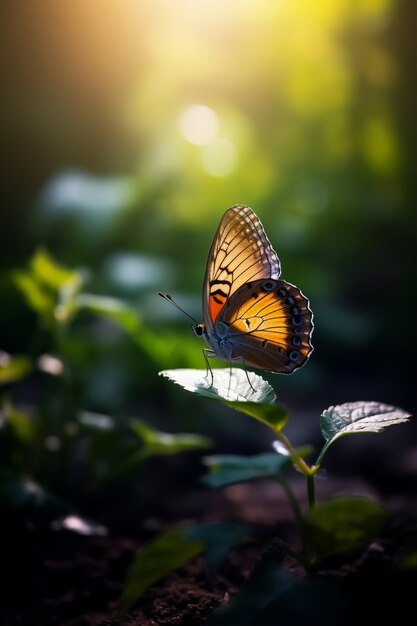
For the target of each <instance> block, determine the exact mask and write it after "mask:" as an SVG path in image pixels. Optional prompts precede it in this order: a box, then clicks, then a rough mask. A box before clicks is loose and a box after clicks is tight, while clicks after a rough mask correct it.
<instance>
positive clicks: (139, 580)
mask: <svg viewBox="0 0 417 626" xmlns="http://www.w3.org/2000/svg"><path fill="white" fill-rule="evenodd" d="M203 550H204V543H203V541H201V540H197V539H192V538H188V537H187V536H186V533H185V532H184V528H183V527H176V528H172V529H170V530H168V531H167V532H165V533H164V534H162V535H160V536H159V537H157V538H156V539H155V540H154V541H153V542H152V543H150V544H148V545H147V546H145V548H144V549H143V550H142V551H141V552H140V553H139V554H138V555H137V556H136V558H135V559H134V561H133V563H132V565H131V567H130V569H129V572H128V575H127V581H126V585H125V588H124V590H123V593H122V597H121V602H120V603H121V608H122V609H123V610H125V611H128V610H129V609H130V608H131V607H132V606H133V605H134V604H135V602H137V600H139V598H140V597H141V596H142V595H143V594H144V592H145V591H146V590H147V589H148V588H149V587H150V586H151V585H153V584H154V583H156V582H157V581H158V580H161V578H164V577H165V576H167V575H168V574H169V573H170V572H172V571H174V570H176V569H178V568H180V567H183V566H184V565H186V564H187V563H188V562H189V561H190V560H191V559H193V558H194V557H196V556H197V555H198V554H201V553H202V552H203Z"/></svg>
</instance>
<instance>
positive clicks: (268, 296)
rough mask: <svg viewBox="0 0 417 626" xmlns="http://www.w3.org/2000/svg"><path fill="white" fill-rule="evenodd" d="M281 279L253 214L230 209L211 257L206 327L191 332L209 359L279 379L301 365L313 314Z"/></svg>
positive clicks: (240, 207)
mask: <svg viewBox="0 0 417 626" xmlns="http://www.w3.org/2000/svg"><path fill="white" fill-rule="evenodd" d="M280 274H281V264H280V261H279V259H278V256H277V254H276V252H275V250H274V249H273V247H272V245H271V243H270V242H269V240H268V238H267V236H266V234H265V231H264V229H263V226H262V224H261V222H260V221H259V219H258V218H257V216H256V215H255V213H254V212H253V211H252V209H250V208H249V207H247V206H245V205H236V206H234V207H232V208H230V209H228V210H227V211H226V213H225V214H224V215H223V218H222V220H221V222H220V224H219V227H218V229H217V231H216V234H215V236H214V239H213V243H212V245H211V248H210V251H209V256H208V261H207V268H206V274H205V279H204V292H203V312H204V323H203V324H197V325H196V326H195V327H194V332H195V333H196V335H198V336H202V337H203V338H204V339H205V341H206V342H207V344H208V346H209V348H210V350H211V355H212V356H213V355H216V356H218V357H220V358H221V359H224V360H226V361H229V362H231V361H235V360H239V361H241V362H243V363H245V364H247V365H251V366H253V367H257V368H260V369H264V370H269V371H272V372H281V373H291V372H293V371H294V370H295V369H297V368H299V367H301V366H302V365H303V364H304V363H305V361H306V360H307V358H308V357H309V355H310V353H311V351H312V349H313V348H312V345H311V343H310V338H311V333H312V330H313V322H312V312H311V310H310V308H309V302H308V300H307V298H306V297H305V296H304V295H303V294H302V293H301V291H300V290H299V289H298V288H297V287H295V286H294V285H291V284H290V283H287V282H286V281H284V280H282V279H280Z"/></svg>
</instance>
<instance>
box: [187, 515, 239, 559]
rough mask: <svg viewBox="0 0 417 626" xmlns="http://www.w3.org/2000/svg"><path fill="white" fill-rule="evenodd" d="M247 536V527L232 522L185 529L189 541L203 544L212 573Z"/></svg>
mask: <svg viewBox="0 0 417 626" xmlns="http://www.w3.org/2000/svg"><path fill="white" fill-rule="evenodd" d="M247 534H248V528H247V527H246V526H244V525H243V524H233V523H231V522H211V523H207V524H196V525H195V526H189V527H188V528H185V529H184V536H185V537H186V538H187V539H191V540H195V541H201V542H203V544H204V553H205V557H206V560H207V566H208V568H209V569H210V570H211V571H216V570H217V569H218V568H219V567H220V565H221V564H222V562H223V560H224V558H225V557H226V555H227V553H228V552H229V550H230V549H231V548H232V547H233V546H234V545H235V544H237V543H239V542H241V541H242V540H243V539H244V537H245V536H247Z"/></svg>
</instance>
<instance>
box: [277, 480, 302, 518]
mask: <svg viewBox="0 0 417 626" xmlns="http://www.w3.org/2000/svg"><path fill="white" fill-rule="evenodd" d="M278 482H279V484H280V485H281V487H282V488H283V490H284V491H285V495H286V496H287V498H288V502H289V503H290V506H291V509H292V512H293V514H294V517H295V521H296V522H297V525H298V526H299V528H300V530H301V529H302V527H303V516H302V515H301V511H300V507H299V506H298V502H297V499H296V497H295V496H294V493H293V491H292V489H291V487H290V486H289V484H288V483H287V481H286V480H284V479H283V478H281V479H279V480H278Z"/></svg>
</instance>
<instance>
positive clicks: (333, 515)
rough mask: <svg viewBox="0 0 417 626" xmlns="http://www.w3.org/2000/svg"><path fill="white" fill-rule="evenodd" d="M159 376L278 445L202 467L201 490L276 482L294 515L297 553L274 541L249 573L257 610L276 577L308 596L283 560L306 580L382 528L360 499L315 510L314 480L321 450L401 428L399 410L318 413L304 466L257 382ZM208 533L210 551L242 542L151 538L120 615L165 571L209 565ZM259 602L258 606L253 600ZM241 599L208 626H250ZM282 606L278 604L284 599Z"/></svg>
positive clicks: (371, 406) (225, 376)
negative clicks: (223, 408)
mask: <svg viewBox="0 0 417 626" xmlns="http://www.w3.org/2000/svg"><path fill="white" fill-rule="evenodd" d="M160 374H161V375H162V376H165V377H167V378H168V379H170V380H171V381H173V382H175V383H177V384H179V385H181V386H182V387H183V388H184V389H186V390H188V391H191V392H192V393H196V394H198V395H200V396H202V397H206V398H212V399H215V400H218V401H221V402H223V403H224V404H226V405H227V406H229V407H231V408H233V409H235V410H237V411H240V412H242V413H245V414H247V415H249V416H251V417H252V418H254V419H256V420H258V421H260V422H262V423H263V424H265V425H267V426H268V427H269V428H271V429H272V431H273V432H274V435H275V437H276V440H277V441H276V442H275V446H274V447H275V449H276V452H271V453H264V454H259V455H256V456H252V457H245V456H238V455H216V456H208V457H206V458H205V459H204V462H205V464H206V466H207V468H208V473H207V475H205V476H204V478H203V482H204V483H205V484H206V485H209V486H211V487H213V488H222V487H226V486H228V485H231V484H234V483H238V482H243V481H248V480H254V479H258V478H275V479H276V480H277V482H278V483H279V484H280V485H281V486H282V488H283V489H284V491H285V493H286V495H287V497H288V500H289V503H290V505H291V508H292V511H293V513H294V518H295V522H296V524H297V526H298V529H299V535H300V547H299V548H294V547H292V546H288V545H285V544H284V543H283V542H282V541H280V540H277V542H276V543H275V546H274V548H273V549H272V552H271V550H270V551H269V552H268V556H267V563H266V564H265V563H264V565H262V566H261V567H260V569H259V571H258V572H255V573H254V576H255V578H254V579H253V580H252V579H251V583H250V585H249V588H250V593H253V594H254V595H253V597H252V600H253V601H254V602H255V603H256V602H258V601H259V602H261V604H262V602H264V601H266V600H265V597H266V598H267V601H268V603H269V602H271V601H272V600H273V599H274V598H275V596H274V593H275V594H276V593H277V589H276V586H274V585H275V583H274V582H273V581H275V579H276V578H277V577H278V578H279V580H280V582H283V581H284V582H285V585H286V586H288V585H289V588H293V585H295V586H296V587H297V589H298V591H297V594H299V593H301V595H303V593H304V592H305V593H306V594H307V595H308V594H309V593H310V588H309V587H308V586H309V584H310V583H309V582H305V583H303V585H304V586H303V585H302V589H301V588H298V587H299V579H298V578H297V577H293V576H292V575H290V574H289V573H288V572H285V571H283V570H282V569H281V562H282V558H283V555H284V554H290V555H291V556H292V557H293V558H294V559H296V560H297V561H298V562H299V563H300V564H302V566H303V567H304V569H305V571H306V572H307V573H310V574H311V573H314V572H316V571H317V570H318V569H319V568H320V566H321V565H322V564H323V563H324V562H325V561H326V559H328V558H329V557H335V556H339V557H342V558H345V557H350V556H352V555H358V554H360V553H361V552H362V551H363V550H364V549H365V547H366V546H368V545H369V544H370V543H371V542H372V541H373V539H374V538H375V537H377V536H378V534H379V533H380V532H381V530H382V528H383V527H384V525H385V523H386V521H387V513H386V511H385V509H384V508H383V507H382V506H381V505H380V504H379V503H377V502H375V501H373V500H371V499H368V498H365V497H359V496H337V497H335V498H332V499H330V500H328V501H325V502H323V503H317V501H316V492H315V481H316V477H317V473H318V472H319V470H320V468H321V467H322V463H323V460H324V458H325V455H326V453H327V451H328V450H329V448H330V446H332V445H333V444H334V443H335V442H336V441H337V440H338V439H340V438H341V437H343V436H346V435H351V434H359V433H377V432H380V431H382V430H383V429H384V428H386V427H387V426H392V425H394V424H401V423H404V422H406V421H407V420H408V419H409V417H410V415H409V414H408V413H407V412H406V411H403V410H402V409H399V408H396V407H393V406H388V405H385V404H381V403H378V402H352V403H345V404H341V405H338V406H332V407H330V408H328V409H326V410H324V411H323V413H322V415H321V431H322V434H323V437H324V440H325V443H324V445H323V448H322V450H321V451H320V453H319V454H318V456H317V458H316V460H315V461H314V462H313V463H311V462H309V461H307V458H308V457H310V456H311V454H312V448H311V447H310V446H304V447H302V448H295V447H294V446H293V445H292V444H291V442H290V441H289V439H288V437H287V436H286V435H285V434H284V432H283V428H284V426H285V425H286V424H287V422H288V419H289V413H288V411H287V409H285V407H283V406H282V405H280V404H279V403H278V402H277V401H276V396H275V393H274V390H273V389H272V387H271V386H270V385H269V383H268V382H266V381H265V380H264V379H263V378H261V377H260V376H259V375H257V374H255V373H253V372H245V371H244V370H241V369H236V368H233V369H232V368H230V369H229V368H226V369H214V370H213V371H212V374H213V384H211V380H210V376H207V373H206V372H205V371H204V370H189V369H184V370H167V371H162V372H160ZM292 468H295V469H296V470H297V471H298V472H300V473H301V474H302V475H303V476H304V478H305V484H306V492H307V501H308V510H307V512H305V513H304V512H303V511H302V509H301V506H300V504H299V502H298V501H297V499H296V497H295V495H294V493H293V491H292V488H291V483H290V481H289V480H288V478H287V475H288V473H289V471H290V470H291V469H292ZM247 532H249V531H248V529H246V533H247ZM172 533H174V535H175V541H171V539H172ZM213 533H214V534H215V536H216V542H217V544H221V545H223V546H224V545H225V544H227V545H230V544H231V543H233V541H232V540H231V538H232V539H233V540H234V541H235V542H236V541H239V540H242V536H244V533H243V531H242V529H241V528H239V526H238V525H237V526H236V528H235V532H234V534H233V533H231V530H230V528H228V529H227V534H226V539H227V540H225V530H224V528H223V527H222V525H221V524H220V525H218V526H216V525H213V526H212V527H211V528H210V533H209V534H208V533H207V525H204V526H203V529H202V527H201V526H199V525H197V526H195V527H194V530H190V528H188V527H182V528H178V529H175V530H174V531H172V530H169V531H168V533H167V534H165V535H163V536H162V537H159V538H157V539H156V541H155V542H154V543H152V544H150V545H149V546H148V547H147V548H145V550H144V551H143V552H142V553H140V554H139V555H138V556H137V558H136V560H135V562H134V564H133V566H132V568H131V570H130V573H129V575H128V582H127V586H126V589H125V592H124V594H123V597H122V605H123V606H124V608H129V607H130V606H131V605H132V604H133V603H134V602H135V601H136V600H137V599H138V598H139V597H140V595H141V594H142V593H143V592H144V591H145V589H146V588H147V586H149V584H151V583H153V582H155V581H156V580H158V579H159V578H161V577H162V576H163V575H165V574H166V573H167V571H171V569H173V568H174V566H175V567H179V566H180V565H183V564H184V563H185V562H186V561H187V560H189V559H190V558H191V557H194V556H195V554H197V553H201V552H206V554H207V557H208V561H209V562H211V563H212V561H213V560H212V550H213V545H216V542H213V540H212V537H213ZM210 539H211V540H210ZM196 541H197V543H196ZM277 547H278V552H277ZM272 553H274V554H275V556H274V555H273V554H272ZM224 554H225V552H222V556H224ZM181 555H182V556H181ZM273 561H274V562H276V564H278V570H277V571H275V570H274V567H273V565H272V562H273ZM264 569H265V571H264ZM260 571H261V573H260ZM265 572H267V573H265ZM265 576H267V577H268V576H269V578H270V579H271V581H272V582H271V589H270V591H268V592H266V591H265V589H267V588H268V584H267V582H265V578H264V577H265ZM311 584H313V586H314V592H313V593H314V594H316V592H317V593H318V594H319V596H320V594H321V593H322V592H323V593H326V592H327V591H328V590H327V591H326V589H323V588H322V587H320V589H318V588H317V589H316V583H311ZM320 584H322V583H320ZM323 584H324V583H323ZM265 585H266V587H265ZM319 586H320V585H319ZM250 593H249V595H250ZM265 594H266V596H265ZM297 594H296V595H297ZM264 596H265V597H264ZM245 598H246V599H245ZM260 598H263V599H261V600H260ZM241 599H242V601H241V602H240V603H239V602H238V606H237V609H236V611H235V612H233V611H234V610H235V609H234V608H233V607H234V604H233V603H231V607H229V609H230V611H229V612H226V615H225V616H223V617H224V619H225V620H226V621H222V620H223V617H222V613H221V611H220V613H219V615H218V616H217V617H215V618H214V621H213V622H210V623H213V624H223V623H224V624H228V623H239V624H240V623H242V624H244V623H251V622H249V621H248V622H246V621H245V619H248V617H247V615H246V613H247V608H248V606H249V605H247V601H248V590H247V589H246V590H245V591H244V592H243V593H242V598H241ZM287 600H288V598H287ZM245 602H246V604H245ZM283 602H284V604H285V602H286V600H285V598H284V599H283ZM245 607H246V608H245ZM330 613H331V612H330ZM244 615H246V617H245V619H243V616H244ZM331 615H333V614H332V613H331ZM227 620H229V621H227ZM300 623H303V622H300Z"/></svg>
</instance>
